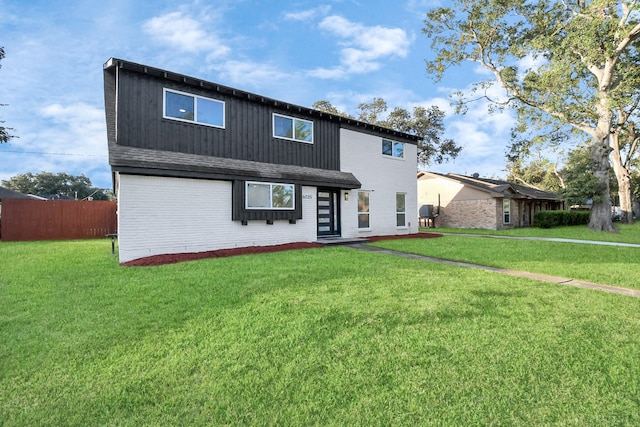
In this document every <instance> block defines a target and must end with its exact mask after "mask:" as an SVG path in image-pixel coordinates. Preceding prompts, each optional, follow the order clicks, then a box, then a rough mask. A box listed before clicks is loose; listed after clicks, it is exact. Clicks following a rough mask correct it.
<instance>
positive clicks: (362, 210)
mask: <svg viewBox="0 0 640 427" xmlns="http://www.w3.org/2000/svg"><path fill="white" fill-rule="evenodd" d="M370 227H371V223H370V213H369V192H368V191H358V228H370Z"/></svg>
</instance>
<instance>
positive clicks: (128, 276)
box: [0, 238, 640, 426]
mask: <svg viewBox="0 0 640 427" xmlns="http://www.w3.org/2000/svg"><path fill="white" fill-rule="evenodd" d="M444 239H445V238H442V239H425V240H423V241H424V242H429V243H432V242H436V241H445V240H444ZM477 240H486V239H477ZM404 242H405V243H410V241H404ZM0 257H1V259H2V260H3V264H2V267H1V268H2V269H1V270H0V361H1V363H0V414H2V415H1V420H2V421H1V422H0V424H2V425H5V426H14V425H28V426H34V425H56V426H63V425H123V426H140V425H305V426H308V425H323V426H325V425H367V426H369V425H407V426H415V425H438V426H440V425H487V424H497V425H525V426H529V425H575V426H583V425H638V424H640V400H639V398H638V396H640V352H638V348H640V299H637V298H631V297H627V296H621V295H614V294H608V293H603V292H598V291H592V290H584V289H577V288H571V287H565V286H558V285H551V284H545V283H541V282H535V281H529V280H525V279H518V278H513V277H509V276H503V275H499V274H494V273H488V272H483V271H477V270H471V269H463V268H455V267H450V266H444V265H438V264H429V263H424V262H421V261H416V260H408V259H403V258H399V257H394V256H388V255H383V254H378V253H370V252H365V251H356V250H353V249H349V248H324V249H309V250H302V251H293V252H281V253H272V254H261V255H251V256H240V257H233V258H222V259H210V260H201V261H196V262H188V263H181V264H174V265H166V266H160V267H145V268H126V267H121V266H119V265H118V263H117V259H116V257H113V256H111V254H110V243H109V242H107V241H97V240H96V241H73V242H32V243H0Z"/></svg>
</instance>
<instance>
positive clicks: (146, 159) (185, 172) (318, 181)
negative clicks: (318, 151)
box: [109, 143, 361, 189]
mask: <svg viewBox="0 0 640 427" xmlns="http://www.w3.org/2000/svg"><path fill="white" fill-rule="evenodd" d="M109 163H110V164H111V167H112V168H113V170H116V171H119V172H128V173H139V174H145V175H158V176H176V177H185V178H208V179H240V180H246V179H247V176H250V177H252V178H255V179H261V180H278V181H282V180H290V181H294V182H296V183H298V184H302V185H314V186H325V185H326V186H336V185H337V186H340V187H342V188H347V189H353V188H360V187H361V183H360V181H358V180H357V179H356V177H355V176H353V174H351V173H348V172H341V171H335V170H325V169H315V168H308V167H302V166H292V165H279V164H272V163H261V162H253V161H248V160H237V159H227V158H222V157H212V156H203V155H197V154H186V153H179V152H173V151H162V150H151V149H146V148H135V147H127V146H122V145H118V144H112V143H111V144H109Z"/></svg>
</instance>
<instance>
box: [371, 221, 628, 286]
mask: <svg viewBox="0 0 640 427" xmlns="http://www.w3.org/2000/svg"><path fill="white" fill-rule="evenodd" d="M429 230H430V231H431V232H437V231H438V229H429ZM521 230H522V231H521ZM551 230H555V229H551ZM440 231H442V230H441V229H440ZM447 231H450V229H448V230H447ZM457 231H458V233H462V232H463V231H471V230H457ZM474 231H476V232H478V233H477V234H494V235H503V236H504V235H506V236H536V237H553V238H568V239H580V240H601V241H616V240H613V239H617V241H618V242H623V243H637V244H640V226H638V225H636V224H634V225H631V226H626V227H621V231H620V233H616V234H611V233H602V232H601V233H596V232H593V231H591V230H588V229H586V227H561V228H558V229H557V230H555V231H553V232H549V230H543V229H540V228H527V229H516V230H505V231H502V232H500V233H498V232H495V231H493V232H489V231H487V230H483V231H482V232H480V231H479V230H474ZM587 237H591V238H589V239H588V238H587ZM595 237H598V239H596V238H595ZM607 239H608V240H607ZM375 245H376V246H379V247H384V248H386V249H394V250H400V251H404V252H410V253H414V254H419V255H425V256H431V257H436V258H444V259H450V260H456V261H463V262H470V263H475V264H481V265H489V266H493V267H501V268H508V269H513V270H522V271H529V272H533V273H542V274H548V275H552V276H560V277H566V278H571V279H580V280H586V281H591V282H595V283H601V284H606V285H613V286H621V287H627V288H634V289H640V265H639V264H638V260H639V259H640V248H635V247H618V246H601V245H591V244H582V243H564V242H547V241H529V240H516V239H495V238H490V237H466V236H459V235H445V236H444V237H441V238H439V239H413V240H411V239H407V240H402V241H392V240H389V241H381V242H378V243H375Z"/></svg>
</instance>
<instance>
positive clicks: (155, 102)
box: [104, 58, 418, 263]
mask: <svg viewBox="0 0 640 427" xmlns="http://www.w3.org/2000/svg"><path fill="white" fill-rule="evenodd" d="M104 90H105V114H106V122H107V138H108V146H109V163H110V165H111V169H112V173H113V178H114V190H115V193H116V195H117V199H118V239H119V245H118V246H119V256H120V258H119V259H120V262H121V263H124V262H128V261H131V260H134V259H138V258H143V257H147V256H153V255H161V254H174V253H187V252H204V251H212V250H218V249H229V248H238V247H250V246H268V245H278V244H286V243H295V242H315V241H318V240H319V239H322V238H327V237H343V238H367V237H372V236H382V235H401V234H411V233H416V232H417V231H418V223H417V215H416V211H417V191H416V179H415V174H416V170H417V141H418V138H417V137H415V136H412V135H408V134H405V133H402V132H396V131H393V130H390V129H385V128H381V127H378V126H373V125H370V124H366V123H363V122H359V121H357V120H353V119H347V118H344V117H340V116H336V115H331V114H327V113H325V112H321V111H317V110H313V109H309V108H305V107H300V106H297V105H293V104H289V103H287V102H282V101H278V100H274V99H270V98H267V97H264V96H260V95H256V94H253V93H249V92H245V91H242V90H238V89H234V88H230V87H226V86H223V85H219V84H217V83H212V82H208V81H205V80H201V79H197V78H193V77H188V76H185V75H181V74H177V73H173V72H170V71H165V70H161V69H158V68H153V67H149V66H145V65H140V64H136V63H132V62H128V61H124V60H120V59H114V58H111V59H109V60H108V61H107V62H106V63H105V65H104Z"/></svg>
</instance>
